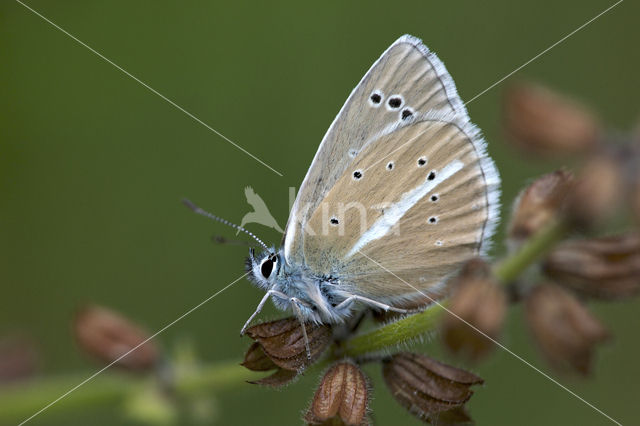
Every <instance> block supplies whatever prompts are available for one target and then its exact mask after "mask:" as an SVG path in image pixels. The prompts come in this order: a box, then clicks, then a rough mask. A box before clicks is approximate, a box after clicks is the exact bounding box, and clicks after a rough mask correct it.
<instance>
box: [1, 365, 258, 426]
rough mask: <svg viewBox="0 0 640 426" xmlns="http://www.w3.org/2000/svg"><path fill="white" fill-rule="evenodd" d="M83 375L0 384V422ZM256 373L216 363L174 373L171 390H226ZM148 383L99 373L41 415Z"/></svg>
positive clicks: (109, 401) (15, 418)
mask: <svg viewBox="0 0 640 426" xmlns="http://www.w3.org/2000/svg"><path fill="white" fill-rule="evenodd" d="M87 376H88V375H87ZM87 376H80V375H78V374H71V375H65V376H60V377H50V378H38V379H34V380H31V381H28V382H22V383H17V384H14V385H8V386H7V385H5V387H4V388H0V424H8V423H10V422H20V421H23V420H26V419H27V418H28V417H29V416H32V415H33V414H35V413H36V412H38V411H39V410H40V409H42V408H44V407H46V406H47V405H49V404H50V403H52V402H53V401H55V400H56V399H57V398H59V397H60V396H61V395H64V394H65V393H66V392H68V391H69V390H71V389H73V388H74V387H75V386H77V385H78V384H79V383H81V382H82V381H83V380H84V379H86V377H87ZM257 377H259V375H258V374H256V373H252V372H251V371H248V370H247V369H245V368H244V367H242V366H240V365H238V363H237V362H236V361H230V362H224V363H216V364H212V365H207V366H203V367H199V368H197V369H193V370H192V371H189V372H185V373H182V374H180V375H178V376H177V377H176V381H175V390H176V393H177V394H178V395H190V394H194V393H199V392H202V391H204V390H217V389H225V390H228V389H230V388H233V387H237V386H241V385H243V384H244V382H245V381H246V380H255V379H256V378H257ZM148 383H149V379H148V377H147V376H138V375H135V374H124V373H119V374H114V373H110V374H103V375H99V376H97V377H95V378H94V379H92V380H90V381H88V382H87V383H86V384H84V385H82V387H80V388H78V390H77V391H74V392H70V393H69V394H68V395H66V396H65V397H64V398H61V399H60V400H59V401H57V402H55V403H54V404H52V405H51V406H50V407H49V408H47V410H46V414H44V413H43V414H42V415H43V416H44V415H52V414H55V413H61V412H69V411H74V410H75V409H87V408H88V407H99V406H112V405H114V404H117V403H120V402H123V401H125V400H126V399H127V398H129V397H131V396H133V395H135V394H136V393H137V392H140V391H142V390H143V389H144V388H145V385H147V384H148Z"/></svg>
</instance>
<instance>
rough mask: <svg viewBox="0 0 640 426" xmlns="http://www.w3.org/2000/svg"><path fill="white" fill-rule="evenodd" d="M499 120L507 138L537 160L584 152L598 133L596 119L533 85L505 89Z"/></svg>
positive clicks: (559, 96) (574, 102)
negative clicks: (501, 121) (501, 114)
mask: <svg viewBox="0 0 640 426" xmlns="http://www.w3.org/2000/svg"><path fill="white" fill-rule="evenodd" d="M503 117H504V130H505V133H506V135H507V137H508V138H509V139H510V140H512V141H513V142H514V144H516V146H518V147H519V148H521V149H523V150H525V151H527V152H530V153H534V154H537V155H540V156H554V155H559V154H560V155H567V154H575V153H581V152H585V151H588V150H590V149H592V148H593V147H594V146H596V145H597V142H598V139H599V136H600V133H601V130H600V124H599V122H598V120H597V118H596V117H595V115H594V114H592V113H591V112H590V111H588V110H587V109H586V108H585V107H584V106H583V105H581V104H579V103H578V102H576V101H574V100H572V99H569V98H567V97H565V96H562V95H560V94H557V93H555V92H553V91H551V90H549V89H547V88H545V87H542V86H540V85H534V84H526V83H520V84H515V85H512V86H511V87H510V88H509V89H507V91H506V92H505V97H504V114H503Z"/></svg>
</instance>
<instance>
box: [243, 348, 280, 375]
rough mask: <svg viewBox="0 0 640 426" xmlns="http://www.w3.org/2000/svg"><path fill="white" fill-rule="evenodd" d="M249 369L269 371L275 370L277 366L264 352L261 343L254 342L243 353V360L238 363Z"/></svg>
mask: <svg viewBox="0 0 640 426" xmlns="http://www.w3.org/2000/svg"><path fill="white" fill-rule="evenodd" d="M240 365H242V366H243V367H245V368H246V369H248V370H251V371H269V370H275V369H277V368H278V366H277V365H276V364H275V363H274V362H273V361H272V360H271V358H269V357H268V356H267V354H265V353H264V350H263V349H262V345H260V343H258V342H254V343H253V344H252V345H251V346H250V347H249V349H248V350H247V353H246V354H245V355H244V361H243V362H242V363H241V364H240Z"/></svg>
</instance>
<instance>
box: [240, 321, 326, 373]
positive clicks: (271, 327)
mask: <svg viewBox="0 0 640 426" xmlns="http://www.w3.org/2000/svg"><path fill="white" fill-rule="evenodd" d="M305 327H306V330H307V336H308V338H309V347H310V349H311V359H308V358H307V350H306V347H305V343H304V338H303V332H302V327H301V326H300V323H299V322H298V320H297V319H296V318H294V317H289V318H284V319H281V320H277V321H270V322H265V323H262V324H257V325H254V326H253V327H251V328H249V329H247V335H248V336H249V337H251V338H252V339H253V340H255V341H256V342H258V343H259V344H260V346H261V347H262V350H263V351H264V353H265V354H266V355H267V356H268V357H269V358H270V359H271V360H272V361H273V362H274V363H275V364H276V365H277V366H278V367H281V368H284V369H285V370H292V371H294V370H300V369H303V368H305V367H306V366H308V365H310V364H311V363H313V362H314V361H315V360H317V359H318V358H319V357H320V356H321V355H322V353H323V352H324V351H325V350H326V349H327V347H328V346H329V344H330V343H331V328H330V327H329V326H327V325H317V324H311V323H307V324H305Z"/></svg>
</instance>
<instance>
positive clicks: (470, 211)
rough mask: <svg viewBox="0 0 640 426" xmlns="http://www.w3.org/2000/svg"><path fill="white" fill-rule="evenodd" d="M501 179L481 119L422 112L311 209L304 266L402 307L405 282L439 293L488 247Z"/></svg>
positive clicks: (371, 149) (410, 292) (361, 158)
mask: <svg viewBox="0 0 640 426" xmlns="http://www.w3.org/2000/svg"><path fill="white" fill-rule="evenodd" d="M498 185H499V178H498V174H497V172H496V170H495V167H494V165H493V162H492V161H491V160H490V159H489V158H488V157H487V156H486V153H485V146H484V141H483V140H482V137H481V136H480V134H479V131H478V130H477V128H476V127H475V126H473V125H472V124H470V123H469V122H468V121H467V120H466V119H464V118H460V117H456V116H455V115H454V114H452V113H442V112H432V113H428V114H426V115H423V116H420V117H416V119H415V120H414V121H412V122H411V123H407V124H400V125H399V126H397V128H391V129H390V130H389V131H388V132H387V133H383V134H381V135H380V136H379V137H378V138H377V139H376V140H374V141H372V142H371V143H369V144H368V145H367V146H366V147H364V148H363V150H362V152H361V153H360V154H359V155H358V156H357V157H356V158H355V159H354V161H353V162H352V163H351V164H350V165H349V166H348V168H347V170H345V172H344V173H343V174H342V176H341V177H340V178H339V179H338V180H337V181H336V183H335V185H334V186H333V187H332V188H331V189H330V190H329V191H328V193H327V194H326V196H325V197H324V198H323V199H322V200H321V203H320V205H319V206H318V207H317V208H316V209H315V210H314V211H313V212H311V214H310V215H309V219H308V223H307V228H308V232H307V233H306V235H305V238H304V247H303V248H304V257H305V261H306V264H307V266H308V267H309V268H310V269H311V270H312V271H313V273H314V274H316V275H320V276H323V275H324V276H336V277H339V278H340V282H341V286H342V287H343V290H344V291H346V292H348V293H352V294H357V295H361V296H365V297H368V298H373V299H375V300H378V301H385V300H386V301H387V303H391V302H395V304H396V306H397V305H398V302H402V301H407V300H410V299H411V298H412V297H413V296H415V295H416V291H415V290H414V289H412V288H411V287H409V286H407V284H406V283H405V282H403V281H402V280H404V281H406V282H408V283H410V284H411V285H413V286H415V287H416V288H418V289H419V290H420V291H425V292H432V294H433V292H435V291H437V290H438V285H439V284H440V283H441V282H443V280H444V278H446V277H447V276H449V275H450V274H451V273H452V272H454V271H455V270H457V269H458V268H459V266H460V264H461V263H462V262H463V261H464V260H466V259H468V258H470V257H472V256H474V255H478V254H479V253H481V251H482V250H483V249H484V248H486V247H484V246H483V243H484V242H485V241H486V240H488V238H489V237H490V236H491V234H492V233H493V226H494V225H495V223H496V221H497V209H498ZM374 262H378V263H380V264H381V265H382V266H379V265H376V264H375V263H374ZM383 267H384V268H383ZM385 268H386V269H388V270H389V271H391V272H392V273H393V274H390V273H389V272H388V271H386V270H385ZM394 275H396V276H397V277H394ZM398 277H399V278H401V279H399V278H398ZM389 295H394V296H395V299H394V300H390V298H389Z"/></svg>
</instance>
